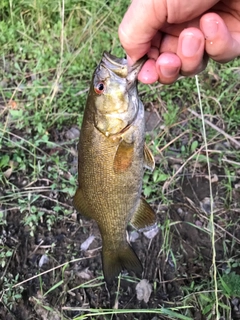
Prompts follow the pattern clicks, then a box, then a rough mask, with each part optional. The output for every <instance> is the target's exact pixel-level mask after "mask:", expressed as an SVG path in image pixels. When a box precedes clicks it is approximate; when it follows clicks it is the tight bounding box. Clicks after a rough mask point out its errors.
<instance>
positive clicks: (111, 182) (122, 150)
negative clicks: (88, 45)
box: [73, 52, 155, 284]
mask: <svg viewBox="0 0 240 320" xmlns="http://www.w3.org/2000/svg"><path fill="white" fill-rule="evenodd" d="M144 62H145V59H141V60H139V61H137V62H136V63H135V64H134V65H133V66H132V67H131V68H130V69H129V70H128V67H127V61H126V59H119V58H116V57H114V56H112V55H110V54H109V53H106V52H105V53H104V54H103V57H102V60H101V62H100V64H99V65H98V67H97V68H96V70H95V72H94V74H93V78H92V82H91V87H90V90H89V93H88V98H87V103H86V108H85V112H84V117H83V123H82V128H81V133H80V138H79V144H78V184H79V185H78V189H77V191H76V194H75V196H74V200H73V203H74V206H75V208H76V209H77V210H78V211H79V212H80V213H81V214H82V215H83V216H85V217H88V218H90V219H94V220H95V221H96V222H97V224H98V227H99V230H100V233H101V237H102V265H103V274H104V278H105V281H106V282H107V284H110V283H111V282H112V281H113V280H114V278H115V277H116V276H118V274H119V273H120V272H121V271H122V270H123V269H127V270H128V271H134V272H135V273H136V274H140V273H141V272H142V265H141V262H140V261H139V259H138V257H137V255H136V254H135V252H134V251H133V249H132V247H131V246H130V245H129V243H128V242H127V237H126V228H127V224H128V223H129V222H130V223H131V225H132V226H133V227H135V228H136V229H138V230H139V229H145V228H148V227H150V226H152V225H154V224H155V214H154V212H153V210H152V209H151V207H150V206H149V204H148V203H147V202H146V201H145V200H144V199H143V198H142V197H141V191H142V178H143V173H144V167H147V168H149V169H151V170H153V169H154V166H155V163H154V158H153V156H152V154H151V152H150V150H149V149H148V148H147V146H146V145H145V143H144V137H145V120H144V107H143V104H142V102H141V101H140V99H139V97H138V93H137V75H138V73H139V71H140V69H141V67H142V65H143V63H144Z"/></svg>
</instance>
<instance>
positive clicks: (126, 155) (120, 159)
mask: <svg viewBox="0 0 240 320" xmlns="http://www.w3.org/2000/svg"><path fill="white" fill-rule="evenodd" d="M133 155H134V143H127V142H126V141H124V140H122V141H121V143H120V144H119V146H118V149H117V152H116V155H115V158H114V163H113V169H114V171H115V173H122V172H124V171H126V170H127V169H128V168H129V167H130V166H131V164H132V161H133Z"/></svg>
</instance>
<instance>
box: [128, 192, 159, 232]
mask: <svg viewBox="0 0 240 320" xmlns="http://www.w3.org/2000/svg"><path fill="white" fill-rule="evenodd" d="M130 223H131V225H132V226H133V227H134V228H136V229H138V230H141V229H148V228H149V227H151V226H153V225H155V224H156V215H155V212H154V211H153V209H152V208H151V207H150V205H149V204H148V203H147V201H146V200H145V199H144V198H141V199H140V202H139V205H138V207H137V210H136V211H135V212H134V215H133V217H132V219H131V221H130Z"/></svg>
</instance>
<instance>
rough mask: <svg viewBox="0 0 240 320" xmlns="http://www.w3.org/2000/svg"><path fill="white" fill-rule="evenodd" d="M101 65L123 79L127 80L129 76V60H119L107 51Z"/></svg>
mask: <svg viewBox="0 0 240 320" xmlns="http://www.w3.org/2000/svg"><path fill="white" fill-rule="evenodd" d="M101 65H102V66H103V67H104V68H106V69H107V70H111V71H112V72H113V73H115V74H116V75H117V76H119V77H121V78H126V77H127V75H128V67H127V60H126V59H124V58H117V57H115V56H113V55H112V54H110V53H108V52H106V51H105V52H104V53H103V57H102V61H101Z"/></svg>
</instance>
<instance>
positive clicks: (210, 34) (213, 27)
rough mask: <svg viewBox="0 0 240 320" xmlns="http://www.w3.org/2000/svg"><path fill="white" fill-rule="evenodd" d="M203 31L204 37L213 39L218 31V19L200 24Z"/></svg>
mask: <svg viewBox="0 0 240 320" xmlns="http://www.w3.org/2000/svg"><path fill="white" fill-rule="evenodd" d="M202 29H203V33H204V36H205V38H206V39H210V40H211V39H214V38H215V37H216V35H217V32H218V21H217V20H208V21H205V23H203V25H202Z"/></svg>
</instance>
